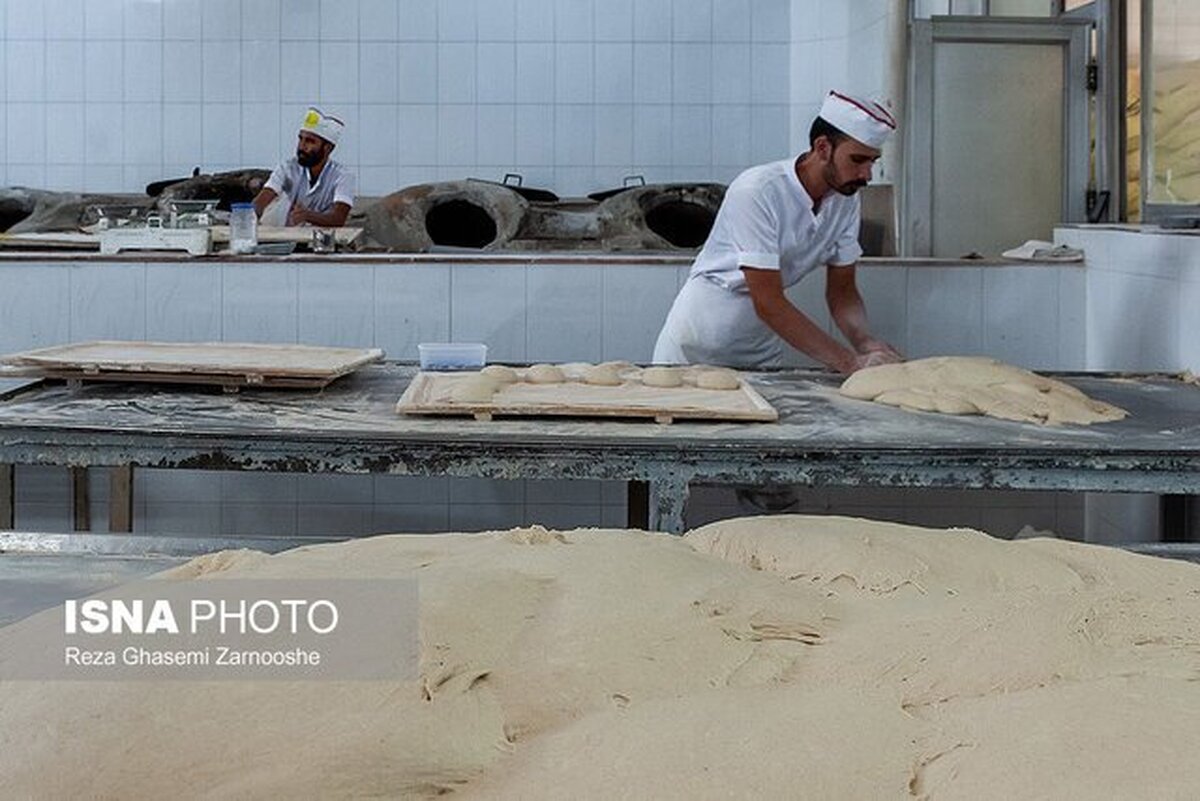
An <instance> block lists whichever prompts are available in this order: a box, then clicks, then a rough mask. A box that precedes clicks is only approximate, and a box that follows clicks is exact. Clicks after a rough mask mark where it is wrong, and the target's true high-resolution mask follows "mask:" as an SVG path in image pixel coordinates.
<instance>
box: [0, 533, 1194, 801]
mask: <svg viewBox="0 0 1200 801" xmlns="http://www.w3.org/2000/svg"><path fill="white" fill-rule="evenodd" d="M218 572H219V576H218V577H217V578H218V580H219V579H221V578H227V579H241V580H243V581H255V580H257V581H258V583H259V585H260V586H265V585H266V584H269V583H271V582H278V580H279V579H282V578H296V579H299V578H303V579H308V580H314V581H330V580H334V581H338V580H340V581H346V580H347V579H353V578H355V577H362V576H370V577H371V578H372V579H380V580H388V579H393V580H402V581H408V582H415V583H417V584H418V586H419V590H420V603H419V605H418V606H417V607H416V609H415V610H414V612H415V613H416V614H418V615H419V626H420V640H419V643H418V644H417V646H418V647H419V649H420V650H419V668H418V670H419V673H418V675H413V676H397V677H396V679H394V680H384V681H212V682H205V683H196V682H191V681H165V680H164V681H57V680H52V679H47V680H43V681H7V680H5V679H4V678H3V677H2V676H3V674H2V673H0V742H3V748H0V788H2V789H0V796H2V797H3V798H13V799H16V798H28V799H34V798H37V799H49V798H54V799H59V798H67V799H69V798H105V799H122V801H125V800H126V799H130V800H138V799H163V798H177V797H179V796H181V795H190V794H191V793H190V791H188V793H181V792H180V788H181V787H183V786H185V785H186V786H187V787H192V788H199V789H197V793H196V794H197V795H203V796H204V797H207V798H213V799H221V798H236V799H239V800H240V799H250V800H252V801H257V800H258V799H262V800H263V801H267V800H268V799H269V800H270V801H274V799H279V798H302V799H309V798H317V799H325V798H337V799H351V798H356V799H364V798H375V799H408V800H409V801H436V800H437V799H441V801H445V799H448V798H452V799H454V801H481V800H482V799H487V800H488V801H494V799H570V801H613V799H654V801H695V799H710V798H737V799H743V798H744V799H780V798H814V799H837V800H840V799H872V800H873V799H909V801H915V800H916V799H917V798H926V799H935V801H936V800H937V799H946V798H959V799H963V798H966V799H972V801H999V800H1000V799H1003V801H1012V799H1029V798H1073V799H1110V798H1122V799H1153V800H1154V801H1157V799H1191V798H1195V797H1196V795H1197V793H1196V788H1197V787H1198V786H1200V759H1196V753H1195V750H1196V733H1197V721H1200V681H1196V678H1197V671H1198V669H1200V654H1198V653H1197V650H1196V643H1197V642H1200V592H1197V589H1198V588H1200V567H1198V566H1196V565H1192V564H1188V563H1186V562H1181V561H1173V560H1168V559H1160V558H1156V557H1148V556H1138V555H1135V554H1130V553H1126V552H1124V551H1121V550H1118V549H1116V548H1107V547H1099V546H1095V545H1083V544H1079V543H1073V542H1063V541H1059V540H1050V539H1032V540H1023V541H1020V542H1005V541H1002V540H997V539H993V538H991V537H988V536H986V535H984V534H981V533H980V532H977V531H971V530H968V529H951V530H934V529H920V528H915V527H911V526H899V525H894V524H888V523H877V522H873V521H869V520H853V519H849V518H840V517H801V516H790V515H789V516H778V517H758V518H743V519H740V520H724V521H721V522H720V523H715V524H712V525H710V526H705V527H704V528H700V529H694V530H692V531H691V532H689V533H688V534H687V535H686V536H683V537H672V536H668V535H663V534H648V533H644V532H635V531H606V530H592V531H587V530H580V531H569V532H563V533H559V532H553V531H546V530H545V529H540V528H531V529H524V530H516V531H512V532H506V533H482V534H440V535H436V536H431V535H428V534H420V535H414V536H381V537H366V538H362V539H356V540H351V541H349V542H344V543H337V544H328V545H312V546H307V547H304V548H299V549H297V550H294V551H288V552H287V553H282V554H277V555H274V556H268V555H266V554H262V553H257V552H254V551H246V550H242V551H233V552H224V553H221V554H214V555H210V556H205V557H201V558H200V559H197V560H194V561H192V562H190V563H188V564H186V565H183V566H181V567H179V568H176V569H174V570H172V571H170V572H168V573H166V574H164V575H163V576H162V577H161V581H164V582H168V581H172V580H178V579H179V578H181V577H184V576H197V575H208V574H214V573H218ZM213 583H217V582H215V581H214V582H213ZM62 619H63V618H62V611H61V608H60V609H58V610H47V611H45V612H43V613H40V614H38V615H35V616H34V617H32V618H29V619H27V620H24V621H20V622H17V623H14V624H12V625H9V626H4V627H2V628H0V666H3V665H5V664H6V663H5V662H4V659H5V658H6V657H8V656H10V655H14V654H21V653H27V652H28V651H29V650H30V649H32V648H36V647H41V648H46V645H45V643H47V642H50V641H52V640H54V641H56V642H61V641H62V639H63V634H62ZM380 636H386V635H384V634H382V633H381V635H380ZM54 638H57V639H54ZM60 647H61V646H60ZM148 647H150V646H148ZM164 647H170V646H169V645H167V646H164ZM614 766H617V767H616V768H614Z"/></svg>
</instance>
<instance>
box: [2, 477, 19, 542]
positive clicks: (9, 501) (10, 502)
mask: <svg viewBox="0 0 1200 801" xmlns="http://www.w3.org/2000/svg"><path fill="white" fill-rule="evenodd" d="M15 474H16V471H15V470H14V469H13V466H12V465H11V464H0V531H12V530H13V528H14V527H15V523H16V519H17V515H16V505H17V494H16V487H15V485H14V483H13V478H14V476H15Z"/></svg>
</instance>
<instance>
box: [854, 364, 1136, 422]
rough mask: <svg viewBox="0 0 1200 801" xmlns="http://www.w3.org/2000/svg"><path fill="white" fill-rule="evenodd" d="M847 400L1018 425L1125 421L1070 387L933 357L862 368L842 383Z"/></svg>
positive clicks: (1009, 369) (1011, 370)
mask: <svg viewBox="0 0 1200 801" xmlns="http://www.w3.org/2000/svg"><path fill="white" fill-rule="evenodd" d="M841 392H842V394H843V395H846V396H848V397H851V398H859V399H861V400H871V401H875V402H876V403H885V404H887V405H889V406H899V407H901V408H903V409H909V410H912V411H921V412H942V413H943V414H984V415H988V416H989V417H998V418H1000V419H1002V420H1017V421H1020V422H1023V423H1043V424H1050V425H1059V424H1061V423H1079V424H1082V425H1087V424H1090V423H1105V422H1111V421H1113V420H1120V419H1122V418H1124V417H1125V415H1126V412H1125V410H1124V409H1119V408H1117V407H1116V406H1113V405H1111V404H1108V403H1104V402H1102V401H1097V400H1093V399H1091V398H1089V397H1088V396H1087V395H1085V394H1083V393H1082V392H1080V391H1079V390H1078V389H1076V388H1075V387H1073V386H1071V385H1070V384H1065V383H1063V382H1062V381H1056V380H1054V379H1052V378H1046V377H1045V376H1040V375H1037V374H1036V373H1031V372H1030V371H1028V370H1023V369H1021V368H1020V367H1013V366H1012V365H1010V364H1004V363H1003V362H998V361H996V360H995V359H989V358H986V357H982V356H935V357H933V358H929V359H916V360H914V361H911V362H901V363H899V364H882V365H879V366H877V367H867V368H865V369H863V370H859V371H858V372H857V373H855V374H854V375H852V376H850V377H849V378H847V379H846V380H845V381H844V382H843V383H842V387H841Z"/></svg>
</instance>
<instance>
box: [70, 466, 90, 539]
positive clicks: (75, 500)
mask: <svg viewBox="0 0 1200 801" xmlns="http://www.w3.org/2000/svg"><path fill="white" fill-rule="evenodd" d="M68 469H69V470H70V471H71V512H72V514H73V516H74V518H75V526H74V528H75V530H76V531H91V530H92V504H91V498H90V496H89V493H88V469H87V468H86V467H71V468H68Z"/></svg>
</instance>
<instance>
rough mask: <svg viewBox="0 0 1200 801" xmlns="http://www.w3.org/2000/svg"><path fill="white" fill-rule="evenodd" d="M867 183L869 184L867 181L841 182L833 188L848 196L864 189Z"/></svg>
mask: <svg viewBox="0 0 1200 801" xmlns="http://www.w3.org/2000/svg"><path fill="white" fill-rule="evenodd" d="M866 185H867V182H866V181H847V182H846V183H844V184H839V185H837V186H835V187H833V189H834V191H835V192H838V193H840V194H843V195H847V196H848V195H853V194H854V193H856V192H857V191H858V190H860V189H862V188H863V187H864V186H866Z"/></svg>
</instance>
